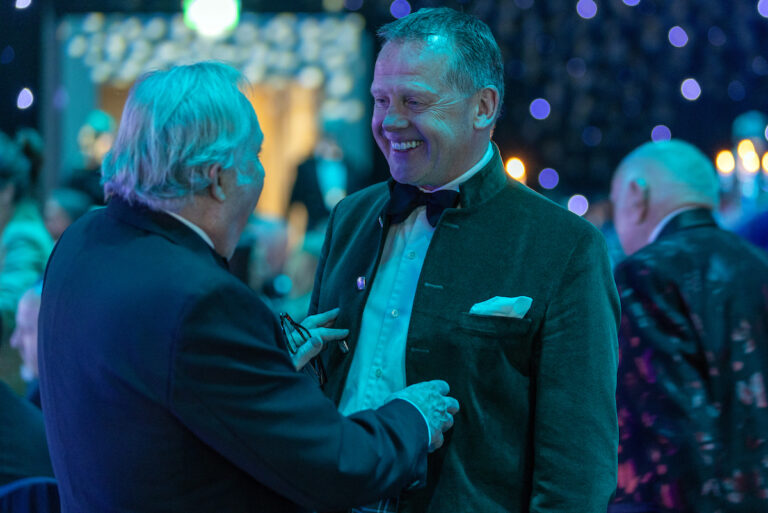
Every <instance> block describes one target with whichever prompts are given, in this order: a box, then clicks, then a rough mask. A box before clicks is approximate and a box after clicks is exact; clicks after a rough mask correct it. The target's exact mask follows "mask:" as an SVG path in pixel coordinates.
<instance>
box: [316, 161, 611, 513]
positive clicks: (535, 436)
mask: <svg viewBox="0 0 768 513" xmlns="http://www.w3.org/2000/svg"><path fill="white" fill-rule="evenodd" d="M388 200H389V190H388V185H387V184H386V183H381V184H377V185H374V186H372V187H369V188H367V189H364V190H362V191H360V192H359V193H356V194H353V195H351V196H349V197H348V198H346V199H345V200H343V201H342V202H340V203H339V204H338V205H337V207H336V208H335V210H334V212H333V213H332V215H331V219H330V221H329V226H328V230H327V234H326V240H325V243H324V246H323V252H322V256H321V260H320V264H319V267H318V271H317V276H316V281H315V288H314V292H313V296H312V302H311V306H310V313H315V312H321V311H325V310H328V309H330V308H334V307H337V306H338V307H340V308H341V313H340V314H339V317H338V319H337V321H336V324H335V326H336V327H339V328H348V329H349V330H350V336H349V340H348V343H349V346H350V352H349V353H348V354H346V355H345V354H343V353H342V352H341V351H340V349H339V347H338V346H336V345H333V344H332V345H331V347H330V348H329V350H327V351H325V352H324V353H323V356H322V357H323V361H324V363H325V366H326V369H327V371H328V374H329V382H328V383H327V385H326V387H325V392H326V394H327V395H328V396H329V397H331V398H332V399H333V400H335V401H337V402H338V400H339V399H340V397H341V393H342V390H343V387H344V382H345V379H346V375H347V372H348V370H349V367H350V364H351V362H352V358H353V356H354V351H355V346H356V343H357V338H358V334H359V329H360V322H361V318H362V311H363V307H364V305H365V301H366V297H367V293H368V290H370V284H371V283H373V280H374V279H375V270H376V268H377V264H378V259H379V257H380V254H381V250H382V248H383V244H384V240H385V238H386V234H387V230H388V228H389V224H388V222H387V219H386V216H385V215H384V211H385V208H386V205H387V202H388ZM360 276H363V277H365V279H366V282H367V285H366V287H364V288H363V290H359V289H360V288H359V287H358V286H357V284H358V277H360ZM494 296H506V297H516V296H528V297H530V298H532V299H533V304H532V305H531V308H530V310H529V311H528V313H527V314H526V315H525V317H524V318H523V319H512V318H505V317H491V316H476V315H470V314H469V313H468V312H469V310H470V308H471V307H472V305H473V304H475V303H479V302H482V301H485V300H487V299H490V298H492V297H494ZM618 319H619V301H618V296H617V292H616V287H615V285H614V281H613V278H612V275H611V269H610V266H609V262H608V257H607V253H606V247H605V241H604V240H603V237H602V235H601V234H600V233H599V232H598V231H597V230H596V229H595V228H594V227H593V226H592V225H590V224H589V223H588V222H586V221H584V220H583V219H581V218H579V217H578V216H576V215H574V214H572V213H570V212H568V211H567V210H565V209H563V208H561V207H559V206H557V205H555V204H554V203H552V202H550V201H549V200H547V199H545V198H543V197H542V196H540V195H539V194H537V193H535V192H533V191H532V190H530V189H528V188H527V187H525V186H524V185H522V184H520V183H518V182H516V181H514V180H512V179H510V178H508V177H507V175H506V173H505V172H504V168H503V164H502V161H501V157H500V155H499V152H498V149H495V154H494V156H493V158H492V160H491V161H490V162H489V163H488V164H487V165H486V166H485V168H483V169H482V170H481V171H480V172H479V173H478V174H476V175H475V176H473V177H472V178H471V179H470V180H469V181H467V182H466V183H465V184H464V185H462V186H461V197H460V206H459V208H455V209H448V210H446V211H445V212H444V213H443V215H442V217H441V218H440V221H439V222H438V224H437V226H436V228H435V232H434V236H433V238H432V241H431V243H430V246H429V250H428V252H427V255H426V258H425V261H424V266H423V268H422V271H421V275H420V277H419V283H418V288H417V291H416V296H415V299H414V304H413V313H412V317H411V321H410V326H409V330H408V338H407V345H406V363H405V365H406V379H407V381H408V384H412V383H417V382H420V381H425V380H432V379H444V380H446V381H447V382H448V383H449V384H450V386H451V395H453V396H454V397H456V398H457V399H458V400H459V402H460V403H461V410H460V412H459V413H458V414H457V415H456V418H455V421H456V422H455V425H454V427H453V429H452V430H451V431H449V432H448V434H447V437H446V442H445V445H444V446H443V447H442V448H441V449H440V450H438V451H436V452H435V453H433V454H432V455H431V456H430V460H429V475H428V482H427V485H426V487H424V488H422V489H419V490H413V491H411V492H408V493H407V494H406V495H404V496H403V497H401V501H400V502H401V511H406V512H433V513H437V512H446V511H451V512H483V513H494V512H510V511H512V512H527V511H532V512H557V513H565V512H574V513H576V512H578V513H590V512H595V513H604V512H605V511H606V507H607V504H608V501H609V499H610V497H611V494H612V493H613V491H614V489H615V487H616V460H617V456H616V450H617V441H618V427H617V419H616V403H615V389H616V367H617V323H618Z"/></svg>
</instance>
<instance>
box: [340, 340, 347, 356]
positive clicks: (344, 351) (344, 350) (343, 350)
mask: <svg viewBox="0 0 768 513" xmlns="http://www.w3.org/2000/svg"><path fill="white" fill-rule="evenodd" d="M339 351H341V354H347V353H348V352H349V345H347V341H346V340H339Z"/></svg>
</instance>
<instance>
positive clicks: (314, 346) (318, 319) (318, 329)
mask: <svg viewBox="0 0 768 513" xmlns="http://www.w3.org/2000/svg"><path fill="white" fill-rule="evenodd" d="M337 315H339V309H338V308H334V309H333V310H328V311H327V312H324V313H319V314H317V315H310V316H309V317H307V318H306V319H304V320H303V321H301V325H302V326H304V327H305V328H306V329H307V330H308V331H309V334H310V335H311V337H310V338H309V340H303V339H302V337H301V336H300V335H299V333H297V332H296V331H292V332H291V333H289V334H288V336H289V337H292V341H293V343H294V345H295V346H296V348H297V349H296V353H295V354H291V360H293V366H294V367H296V370H297V371H298V370H301V369H302V368H303V367H304V366H305V365H306V364H307V363H309V361H310V360H311V359H312V358H314V357H315V356H317V355H318V354H320V351H322V350H323V347H325V343H326V342H330V341H332V340H343V339H345V338H346V337H347V336H348V335H349V330H340V329H335V328H331V327H330V326H332V325H333V322H334V321H335V320H336V316H337Z"/></svg>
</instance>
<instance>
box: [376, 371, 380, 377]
mask: <svg viewBox="0 0 768 513" xmlns="http://www.w3.org/2000/svg"><path fill="white" fill-rule="evenodd" d="M376 377H377V378H380V377H381V369H376Z"/></svg>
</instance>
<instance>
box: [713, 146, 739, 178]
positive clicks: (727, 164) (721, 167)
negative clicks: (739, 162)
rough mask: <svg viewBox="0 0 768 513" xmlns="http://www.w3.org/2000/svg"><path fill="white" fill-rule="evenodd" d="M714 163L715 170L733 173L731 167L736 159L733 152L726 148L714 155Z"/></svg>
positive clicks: (727, 173) (726, 173)
mask: <svg viewBox="0 0 768 513" xmlns="http://www.w3.org/2000/svg"><path fill="white" fill-rule="evenodd" d="M715 165H716V166H717V170H718V171H720V173H721V174H723V175H729V174H731V173H733V169H734V168H735V167H736V161H735V160H734V159H733V153H731V152H730V151H728V150H723V151H721V152H720V153H718V154H717V157H715Z"/></svg>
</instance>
